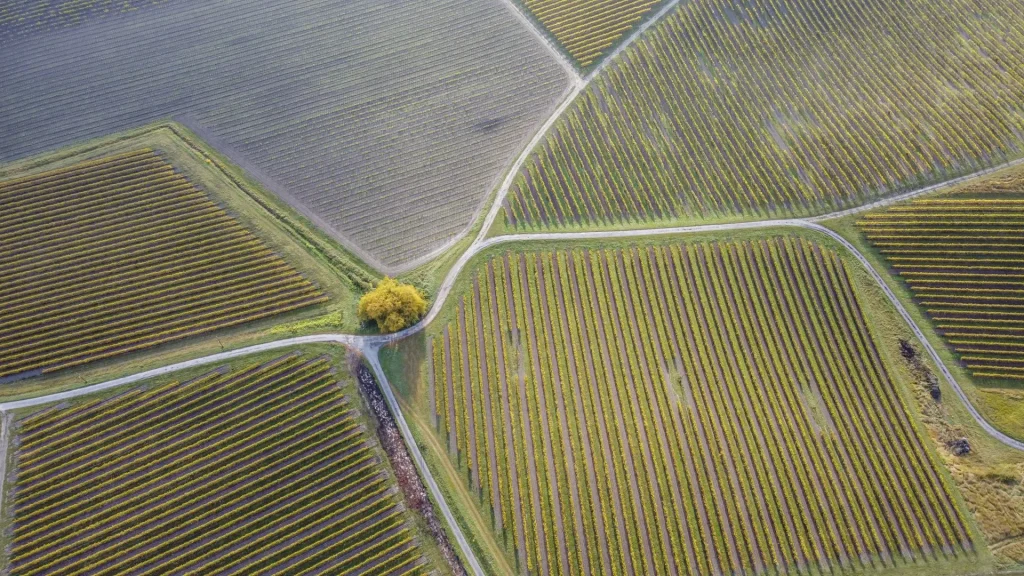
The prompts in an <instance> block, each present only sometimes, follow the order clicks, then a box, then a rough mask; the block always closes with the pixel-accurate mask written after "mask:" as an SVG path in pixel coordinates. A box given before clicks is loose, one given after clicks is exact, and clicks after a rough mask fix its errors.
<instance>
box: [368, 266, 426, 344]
mask: <svg viewBox="0 0 1024 576" xmlns="http://www.w3.org/2000/svg"><path fill="white" fill-rule="evenodd" d="M426 312H427V300H426V298H424V297H423V293H422V292H420V291H419V290H418V289H416V287H415V286H410V285H408V284H402V283H401V282H399V281H397V280H395V279H394V278H384V279H383V280H381V281H380V283H379V284H377V287H376V288H374V289H373V290H371V291H369V292H367V293H366V294H364V295H363V297H362V298H360V299H359V310H358V314H359V320H360V321H361V322H370V321H373V322H375V323H376V324H377V327H378V328H380V331H381V332H385V333H388V332H397V331H399V330H401V329H403V328H405V327H407V326H411V325H412V324H414V323H416V321H417V320H419V319H420V318H422V317H423V315H424V314H425V313H426Z"/></svg>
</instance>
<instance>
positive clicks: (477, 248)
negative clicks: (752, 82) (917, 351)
mask: <svg viewBox="0 0 1024 576" xmlns="http://www.w3.org/2000/svg"><path fill="white" fill-rule="evenodd" d="M1021 162H1024V161H1021V160H1018V161H1015V162H1011V163H1008V164H1006V165H1003V166H999V167H997V168H992V169H988V170H985V171H983V172H982V173H978V174H974V175H971V176H967V177H964V178H958V179H956V180H954V181H950V182H947V183H944V184H939V185H935V186H929V187H927V188H922V189H920V190H916V191H913V192H909V193H907V194H903V195H901V196H898V197H894V198H892V199H889V200H887V201H885V202H886V203H892V202H896V201H899V200H905V199H907V198H910V197H913V196H917V195H920V194H924V193H927V192H932V191H935V190H937V189H939V188H943V187H947V186H950V185H955V184H958V183H960V182H962V181H964V180H966V179H969V178H971V177H977V176H982V175H985V174H988V173H991V172H992V171H995V170H997V169H1000V168H1004V167H1007V166H1009V165H1016V164H1020V163H1021ZM877 207H878V204H877V203H876V204H869V205H865V206H862V207H860V208H855V209H852V210H845V211H843V212H841V213H837V214H833V215H825V216H819V217H816V218H813V219H785V220H762V221H754V222H737V223H732V224H709V225H703V226H679V227H670V228H655V229H647V230H610V231H594V232H552V233H536V234H520V235H504V236H497V237H494V238H486V233H487V230H488V229H489V227H490V223H491V222H493V218H489V219H488V221H487V223H486V224H485V226H484V228H483V229H482V230H481V232H480V234H479V235H478V237H477V238H476V240H475V241H474V242H473V244H472V245H471V246H470V248H469V249H468V250H466V252H465V253H463V254H462V256H461V257H460V258H459V260H458V261H457V262H456V263H455V265H454V266H453V267H452V269H451V270H450V271H449V273H448V276H447V277H446V278H445V280H444V282H443V283H442V285H441V287H440V289H439V290H438V293H437V297H436V298H435V300H434V302H433V305H432V306H431V308H430V311H429V312H428V313H427V315H426V316H425V317H424V318H423V319H422V320H421V321H420V322H418V323H417V324H415V325H414V326H410V327H409V328H407V329H405V330H402V331H400V332H396V333H394V334H387V335H372V336H358V335H352V334H316V335H311V336H299V337H295V338H286V339H282V340H275V341H273V342H266V343H263V344H257V345H254V346H248V347H246V348H239V349H236V350H230V351H227V352H221V353H218V354H212V355H210V356H204V357H202V358H195V359H192V360H187V361H184V362H178V363H176V364H171V365H168V366H163V367H160V368H155V369H153V370H147V371H145V372H140V373H137V374H132V375H130V376H125V377H122V378H117V379H115V380H110V381H107V382H102V383H99V384H94V385H91V386H86V387H83V388H78V389H75V390H68V391H66V392H58V393H55V394H49V395H46V396H39V397H35V398H28V399H24V400H16V401H12V402H4V403H0V412H3V413H4V414H3V420H2V421H3V423H4V424H5V425H4V426H3V428H4V432H6V428H7V426H6V423H7V417H8V416H9V414H8V413H9V412H10V411H12V410H17V409H21V408H28V407H32V406H40V405H43V404H50V403H53V402H60V401H64V400H69V399H72V398H76V397H79V396H84V395H87V394H93V393H96V392H100V391H103V390H108V389H111V388H117V387H120V386H125V385H128V384H132V383H135V382H139V381H142V380H146V379H149V378H154V377H157V376H162V375H165V374H169V373H172V372H177V371H180V370H184V369H187V368H193V367H196V366H204V365H208V364H214V363H218V362H223V361H226V360H230V359H233V358H238V357H241V356H246V355H249V354H255V353H258V352H264V351H267V350H274V349H279V348H287V347H291V346H301V345H304V344H313V343H323V342H334V343H337V344H341V345H344V346H347V347H349V348H353V349H355V350H358V351H359V352H361V353H362V354H363V355H364V356H365V357H366V359H367V362H369V364H370V366H372V367H373V369H374V372H375V373H376V375H377V377H378V379H379V381H380V382H381V391H382V393H383V394H384V397H385V399H386V400H387V402H388V405H389V407H390V408H391V411H392V413H393V414H394V415H395V420H396V422H397V423H398V427H399V430H400V431H401V433H402V437H403V439H404V440H405V443H406V445H407V447H408V449H409V453H410V454H412V457H413V460H414V462H415V463H416V467H417V468H418V469H419V472H420V474H421V476H422V477H423V481H424V484H425V485H426V486H427V487H428V489H429V490H430V493H431V495H432V496H433V498H434V501H435V502H436V503H437V506H438V508H439V509H440V511H441V515H442V516H443V517H444V519H445V521H446V522H447V523H448V527H449V530H450V532H451V533H452V535H453V537H454V539H455V541H456V543H457V544H458V546H459V549H460V552H461V553H462V556H463V558H464V559H465V561H466V563H467V564H468V568H469V569H470V571H471V572H472V573H474V574H477V575H483V574H484V572H483V569H482V568H481V565H480V562H479V560H478V559H477V558H476V556H475V554H474V553H473V551H472V548H471V547H470V545H469V541H468V540H467V539H466V536H465V534H464V533H463V532H462V529H461V528H460V527H459V524H458V522H457V521H456V519H455V517H454V515H453V514H452V512H451V509H450V508H449V506H448V503H447V502H446V501H445V499H444V496H443V494H442V493H441V490H440V487H439V486H438V484H437V481H436V480H435V478H434V477H433V475H432V474H431V472H430V469H429V468H428V467H427V464H426V460H424V458H423V454H422V453H421V452H420V450H419V446H418V445H417V443H416V441H415V439H414V438H413V436H412V432H411V431H410V429H409V425H408V423H407V421H406V419H405V416H404V415H403V413H402V410H401V408H400V406H399V404H398V400H397V398H396V397H395V395H394V391H393V389H392V387H391V384H390V382H388V380H387V377H386V376H385V374H384V371H383V370H382V369H381V366H380V361H379V358H378V352H379V350H380V348H381V347H382V346H384V345H387V344H391V343H394V342H397V341H399V340H401V339H403V338H407V337H409V336H412V335H414V334H416V333H418V332H420V331H422V330H424V329H425V328H426V327H427V326H428V325H429V324H430V322H431V321H433V319H434V318H435V317H436V316H437V315H438V313H439V312H440V310H441V308H442V307H443V306H444V303H445V301H446V300H447V298H448V295H449V293H450V292H451V290H452V288H453V286H454V285H455V280H456V279H457V278H458V276H459V274H460V273H461V271H462V269H463V268H464V267H465V266H466V264H467V263H468V262H469V261H470V260H471V259H472V258H473V257H474V256H475V255H477V254H479V253H480V252H482V251H484V250H486V249H488V248H490V247H492V246H496V245H499V244H506V243H511V242H531V241H551V240H563V241H570V240H587V239H595V240H596V239H608V238H641V237H648V236H666V235H681V234H702V233H708V232H725V231H730V230H752V229H767V228H787V227H790V228H802V229H806V230H812V231H815V232H819V233H821V234H825V235H827V236H828V237H830V238H832V239H833V240H835V241H836V242H838V243H839V244H841V245H842V246H843V247H844V248H846V249H847V250H848V251H849V252H850V253H851V254H852V255H853V257H854V258H856V259H857V261H858V262H860V263H861V265H862V266H864V268H865V269H866V270H867V271H868V273H869V274H870V275H871V277H872V278H873V279H874V281H875V283H876V284H877V285H878V286H879V288H881V290H882V291H883V293H884V294H885V296H886V298H888V299H889V301H890V302H891V303H892V305H893V306H894V307H895V308H896V310H897V311H898V312H899V314H900V316H902V317H903V320H904V321H905V322H906V323H907V325H908V326H909V327H910V329H911V330H912V331H913V332H914V335H915V336H916V337H917V339H918V341H919V342H920V343H921V345H922V346H923V347H924V349H925V350H927V351H928V354H929V355H930V356H931V358H932V360H934V362H935V365H936V366H937V367H938V369H939V370H940V371H941V372H942V375H943V377H944V378H945V379H946V382H947V383H948V384H949V385H950V387H951V388H952V389H953V390H954V392H956V395H957V397H958V398H959V399H960V401H961V402H962V403H963V404H964V406H965V407H966V408H967V410H968V412H969V413H970V414H971V416H972V417H973V418H974V420H975V421H976V422H977V423H978V425H979V426H980V427H981V428H982V429H983V430H984V431H985V432H986V433H988V434H989V435H990V436H992V437H993V438H995V439H996V440H997V441H999V442H1001V443H1002V444H1004V445H1006V446H1008V447H1010V448H1013V449H1015V450H1021V451H1024V442H1020V441H1018V440H1015V439H1013V438H1011V437H1009V436H1007V435H1006V434H1003V433H1002V432H1000V431H999V430H997V429H996V428H995V427H994V426H992V425H991V424H990V423H989V422H988V421H987V420H985V418H984V417H983V416H982V415H981V413H980V412H978V410H977V408H975V406H974V405H973V404H972V403H971V401H970V399H969V398H968V397H967V394H966V393H965V392H964V390H963V388H962V387H961V386H960V384H959V383H958V382H957V381H956V378H955V377H954V376H953V374H952V373H951V372H950V371H949V369H948V368H947V367H946V365H945V363H944V362H943V361H942V358H941V357H940V356H939V354H938V352H937V351H936V350H935V348H934V347H933V346H932V345H931V343H930V342H929V341H928V339H927V338H926V337H925V335H924V333H923V332H922V330H921V328H920V327H919V326H918V325H917V323H915V322H914V320H913V318H912V317H911V316H910V314H909V312H907V309H906V308H905V307H904V306H903V304H902V303H901V302H900V300H899V298H897V296H896V294H895V293H894V292H893V291H892V290H891V289H890V288H889V286H888V285H887V284H886V283H885V281H884V280H883V278H882V276H881V274H879V273H878V271H877V270H875V269H874V267H872V266H871V264H870V262H868V260H867V258H865V257H864V255H863V254H862V253H861V252H860V251H859V250H857V248H856V247H855V246H853V244H851V243H850V242H849V241H847V240H846V239H845V238H843V237H842V236H841V235H839V234H838V233H836V232H834V231H832V230H830V229H828V228H826V227H824V226H822V225H820V224H818V222H820V221H822V220H827V219H829V218H831V217H838V216H846V215H849V214H855V213H858V212H864V211H866V210H871V209H874V208H877ZM495 213H496V212H495ZM3 440H6V439H5V438H0V441H3ZM6 444H7V442H6V441H3V447H0V457H2V456H4V452H5V450H4V447H6Z"/></svg>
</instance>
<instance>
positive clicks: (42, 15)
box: [0, 0, 166, 45]
mask: <svg viewBox="0 0 1024 576" xmlns="http://www.w3.org/2000/svg"><path fill="white" fill-rule="evenodd" d="M162 2H166V0H9V1H7V2H4V3H3V4H0V45H3V44H4V41H5V40H8V39H9V38H16V37H19V36H26V35H29V34H34V33H38V32H41V31H45V30H53V29H56V28H64V27H68V26H74V25H76V24H80V23H82V22H84V21H85V20H87V19H89V18H93V17H96V16H100V15H103V14H109V13H120V12H124V11H128V10H137V9H139V8H144V7H146V6H149V5H152V4H159V3H162Z"/></svg>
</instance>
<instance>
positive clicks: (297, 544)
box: [10, 354, 429, 576]
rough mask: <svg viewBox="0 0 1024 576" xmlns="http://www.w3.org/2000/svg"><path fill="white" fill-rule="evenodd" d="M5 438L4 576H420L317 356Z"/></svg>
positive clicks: (288, 359) (388, 487)
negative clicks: (7, 557) (9, 480)
mask: <svg viewBox="0 0 1024 576" xmlns="http://www.w3.org/2000/svg"><path fill="white" fill-rule="evenodd" d="M16 426H17V427H18V429H19V433H20V445H19V448H18V450H17V452H16V454H15V458H16V463H17V467H18V470H17V482H16V485H15V492H14V498H13V512H14V521H13V524H14V531H13V540H12V544H11V562H10V573H11V574H12V575H19V576H22V575H23V576H30V575H36V574H39V575H42V574H46V575H56V574H68V575H71V574H166V573H169V572H171V571H173V572H174V573H176V574H204V575H213V574H228V573H242V574H248V575H258V574H270V573H282V572H287V573H290V574H300V573H301V574H339V573H346V574H355V573H361V574H426V573H428V572H429V566H427V565H426V564H425V561H424V559H423V557H422V555H421V554H420V551H419V549H418V546H417V544H416V541H415V536H414V530H413V528H412V527H411V524H410V521H409V518H408V512H407V511H405V510H404V509H403V508H402V505H401V498H400V496H398V494H397V489H396V488H395V487H394V483H393V479H392V478H391V476H390V475H389V474H388V473H387V472H385V470H384V469H383V468H382V464H381V460H380V456H379V455H378V449H377V448H376V447H375V445H374V444H372V443H370V441H369V436H368V435H367V431H366V430H365V429H364V427H363V426H362V425H361V424H360V423H359V417H358V415H357V413H356V412H355V409H354V408H353V407H351V406H350V404H349V401H348V400H347V399H346V398H345V396H344V395H343V394H342V390H341V387H340V386H339V384H338V381H337V380H336V378H335V375H334V374H333V372H332V369H331V363H330V362H329V361H328V360H327V359H325V358H323V357H319V358H313V359H309V360H306V359H303V358H302V357H300V356H299V355H297V354H291V355H287V356H283V357H281V358H279V359H277V360H274V361H271V362H268V363H266V364H263V365H254V366H250V367H247V368H243V369H238V370H235V371H234V372H229V371H227V370H217V371H213V372H210V373H208V374H206V375H203V376H200V377H198V378H196V379H194V380H190V381H187V382H184V383H171V384H166V385H161V386H158V387H155V388H152V389H149V390H145V389H136V390H132V391H130V392H126V393H124V394H121V395H119V396H116V397H114V398H112V399H109V400H101V401H92V402H87V403H85V404H81V405H78V406H74V407H65V408H57V409H50V410H45V411H43V412H40V413H36V414H34V415H31V416H28V417H25V418H22V419H21V420H20V421H19V422H18V423H17V425H16ZM172 569H173V570H172Z"/></svg>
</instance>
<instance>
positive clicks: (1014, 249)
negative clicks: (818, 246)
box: [857, 176, 1024, 380]
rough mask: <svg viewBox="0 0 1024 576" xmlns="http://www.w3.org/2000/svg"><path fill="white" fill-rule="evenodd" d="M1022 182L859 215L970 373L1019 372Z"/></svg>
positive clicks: (986, 184) (1016, 375) (1023, 297)
mask: <svg viewBox="0 0 1024 576" xmlns="http://www.w3.org/2000/svg"><path fill="white" fill-rule="evenodd" d="M1022 193H1024V182H1022V181H1021V179H1020V177H1019V176H1018V177H1017V178H1008V179H997V180H994V181H990V180H988V179H986V180H983V181H981V182H980V183H979V184H978V185H973V186H971V188H970V189H969V190H968V189H963V190H960V191H958V192H957V193H955V194H951V195H943V196H939V197H936V198H927V199H918V200H913V201H911V202H909V203H905V204H901V205H897V206H893V207H891V208H888V209H886V210H882V211H878V212H872V213H869V214H867V215H865V216H864V218H863V219H862V220H860V221H859V222H858V223H857V225H858V227H859V228H860V230H861V232H862V233H863V234H864V236H865V237H866V238H867V239H868V241H870V242H871V244H872V245H873V246H874V247H875V248H876V249H877V250H878V251H879V252H880V253H881V254H882V256H883V257H884V258H885V259H886V261H887V262H888V264H889V266H890V267H891V268H892V270H893V271H894V272H895V273H896V274H898V275H899V276H900V277H901V278H902V279H903V281H904V282H905V283H906V285H907V286H908V287H909V288H910V290H911V292H912V293H913V294H914V297H915V299H916V300H917V301H918V303H919V304H920V305H921V307H922V308H923V309H924V310H925V311H926V312H927V314H928V316H929V317H930V318H931V320H932V322H933V323H934V325H935V327H936V328H937V329H938V331H939V333H941V334H942V335H943V337H944V338H945V339H946V341H947V342H948V343H949V345H950V346H951V347H952V349H953V350H954V351H955V352H956V353H957V355H958V356H959V358H960V361H961V362H962V363H963V364H964V365H965V366H966V367H967V368H968V369H969V370H970V371H971V373H972V374H974V375H975V376H979V377H983V378H1000V379H1012V380H1024V256H1022V254H1024V194H1022Z"/></svg>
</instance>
